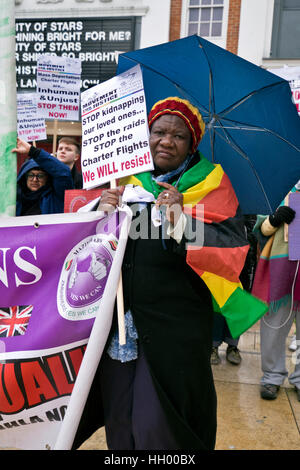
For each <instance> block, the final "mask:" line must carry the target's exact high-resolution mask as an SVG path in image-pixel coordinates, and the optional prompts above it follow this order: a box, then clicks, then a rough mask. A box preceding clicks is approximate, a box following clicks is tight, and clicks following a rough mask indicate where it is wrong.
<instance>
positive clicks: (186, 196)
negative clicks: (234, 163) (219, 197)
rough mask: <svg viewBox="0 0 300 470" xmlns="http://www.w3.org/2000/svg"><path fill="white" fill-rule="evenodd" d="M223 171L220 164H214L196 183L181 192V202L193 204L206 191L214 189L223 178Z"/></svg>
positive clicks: (203, 195) (201, 197)
mask: <svg viewBox="0 0 300 470" xmlns="http://www.w3.org/2000/svg"><path fill="white" fill-rule="evenodd" d="M223 175H224V171H223V169H222V167H221V165H215V169H214V170H213V171H212V172H211V173H210V174H209V175H208V176H207V177H206V178H205V180H204V181H201V182H200V183H198V184H195V185H194V186H192V187H191V188H189V189H187V190H186V191H184V193H183V204H184V205H185V204H189V205H191V206H195V205H196V204H197V203H198V202H200V201H201V199H203V198H204V197H205V196H207V194H208V193H210V192H211V191H213V190H214V189H216V188H217V187H218V186H219V185H220V183H221V181H222V178H223Z"/></svg>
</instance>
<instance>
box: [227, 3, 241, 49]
mask: <svg viewBox="0 0 300 470" xmlns="http://www.w3.org/2000/svg"><path fill="white" fill-rule="evenodd" d="M240 12H241V0H230V1H229V12H228V28H227V43H226V49H227V50H228V51H230V52H233V53H234V54H237V52H238V44H239V28H240Z"/></svg>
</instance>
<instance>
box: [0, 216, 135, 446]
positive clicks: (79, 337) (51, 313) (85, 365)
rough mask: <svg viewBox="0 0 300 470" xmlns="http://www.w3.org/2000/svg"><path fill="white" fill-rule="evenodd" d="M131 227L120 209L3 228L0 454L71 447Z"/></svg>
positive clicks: (16, 220)
mask: <svg viewBox="0 0 300 470" xmlns="http://www.w3.org/2000/svg"><path fill="white" fill-rule="evenodd" d="M130 221H131V211H130V210H129V209H128V208H126V207H124V208H121V209H120V210H118V211H115V212H114V213H112V214H110V215H109V216H104V214H103V213H101V212H89V213H82V214H79V213H75V214H56V215H40V216H27V217H10V218H1V220H0V231H1V247H0V298H1V301H0V302H1V305H0V448H7V447H8V448H17V449H32V450H41V449H54V448H60V449H69V448H71V447H72V443H73V439H74V437H75V434H76V431H77V427H78V424H79V422H80V418H81V414H82V411H83V408H84V405H85V402H86V398H87V396H88V393H89V389H90V386H91V383H92V380H93V377H94V373H95V371H96V368H97V365H98V363H99V360H100V357H101V355H102V352H103V348H104V345H105V343H106V340H107V336H108V333H109V330H110V327H111V321H112V314H113V308H114V303H115V298H116V291H117V287H118V281H119V276H120V269H121V265H122V260H123V255H124V251H125V246H126V242H127V236H128V230H129V225H130Z"/></svg>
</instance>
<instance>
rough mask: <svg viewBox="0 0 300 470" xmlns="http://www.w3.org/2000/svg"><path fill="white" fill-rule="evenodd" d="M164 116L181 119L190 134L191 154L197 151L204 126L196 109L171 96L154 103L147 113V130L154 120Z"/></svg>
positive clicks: (185, 101)
mask: <svg viewBox="0 0 300 470" xmlns="http://www.w3.org/2000/svg"><path fill="white" fill-rule="evenodd" d="M164 114H175V115H176V116H179V117H180V118H182V119H183V120H184V122H185V124H186V125H187V127H188V129H189V131H190V132H191V134H192V139H193V145H192V152H193V153H194V152H195V151H196V150H197V147H198V145H199V143H200V140H201V139H202V137H203V134H204V129H205V124H204V121H203V119H202V116H201V114H200V113H199V111H198V109H197V108H196V107H195V106H193V105H192V104H191V103H190V102H189V101H187V100H182V99H181V98H178V97H177V96H172V97H169V98H166V99H164V100H161V101H157V103H155V104H154V105H153V107H152V109H151V111H150V113H149V116H148V122H149V128H151V126H152V124H153V123H154V121H155V120H156V119H158V118H159V117H161V116H163V115H164Z"/></svg>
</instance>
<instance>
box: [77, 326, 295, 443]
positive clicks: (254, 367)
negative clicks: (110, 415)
mask: <svg viewBox="0 0 300 470" xmlns="http://www.w3.org/2000/svg"><path fill="white" fill-rule="evenodd" d="M293 333H294V331H293V330H291V332H290V336H289V338H288V339H287V367H288V370H289V371H290V372H291V371H292V370H293V364H292V352H291V351H289V349H288V345H289V343H290V338H291V336H292V334H293ZM239 349H240V351H241V356H242V362H241V364H240V365H238V366H235V365H232V364H230V363H228V362H227V361H226V357H225V352H226V345H222V346H221V347H220V348H219V354H220V357H221V360H222V362H221V364H218V365H216V366H213V374H214V378H215V386H216V391H217V396H218V431H217V442H216V450H300V402H298V401H297V396H296V392H295V391H294V388H293V387H292V386H291V385H289V383H288V382H287V381H286V382H285V383H284V385H283V386H282V387H281V388H280V391H279V393H278V397H277V399H276V400H262V399H261V398H260V394H259V389H260V385H259V383H260V377H261V366H260V335H259V324H256V325H254V327H252V328H251V329H250V330H249V331H247V332H246V333H244V334H243V335H242V337H241V338H240V341H239ZM105 449H107V447H106V441H105V432H104V429H103V428H102V429H100V430H99V431H97V432H96V433H95V434H94V435H93V436H92V437H91V438H90V439H88V440H87V441H86V442H85V443H84V444H83V445H82V446H81V447H80V450H105Z"/></svg>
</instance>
